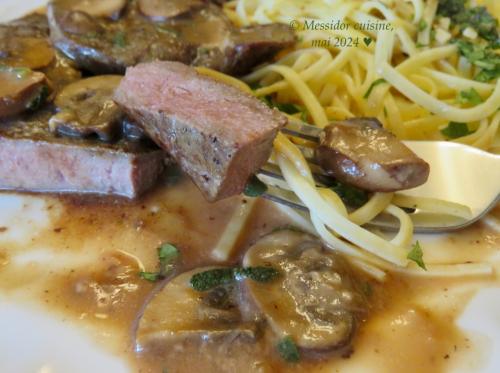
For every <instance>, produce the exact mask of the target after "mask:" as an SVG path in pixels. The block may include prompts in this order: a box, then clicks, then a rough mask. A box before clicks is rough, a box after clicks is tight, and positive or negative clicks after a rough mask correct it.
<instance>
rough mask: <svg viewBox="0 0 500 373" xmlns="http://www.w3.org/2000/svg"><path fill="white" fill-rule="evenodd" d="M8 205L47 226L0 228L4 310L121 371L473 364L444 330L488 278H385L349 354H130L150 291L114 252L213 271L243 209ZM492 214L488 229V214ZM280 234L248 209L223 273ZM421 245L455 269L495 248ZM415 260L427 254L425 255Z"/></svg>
mask: <svg viewBox="0 0 500 373" xmlns="http://www.w3.org/2000/svg"><path fill="white" fill-rule="evenodd" d="M0 197H1V196H0ZM19 198H25V200H26V201H25V202H24V205H23V208H25V209H29V208H30V204H32V203H38V204H40V203H42V202H43V203H44V204H45V205H44V206H45V207H44V210H45V212H46V213H47V214H48V216H49V217H50V219H49V220H48V221H47V224H46V226H36V225H32V226H31V230H30V231H31V235H30V236H29V237H28V236H26V237H25V238H26V239H25V240H23V239H22V237H21V236H19V234H18V233H19V232H17V231H16V229H17V228H16V221H12V222H4V225H5V226H3V227H1V228H0V291H1V292H2V294H4V295H5V296H6V297H8V298H9V299H15V300H18V301H20V302H28V304H29V303H30V302H31V303H35V304H37V305H40V304H41V305H43V306H44V307H45V308H46V309H47V311H48V312H51V313H53V314H55V315H57V316H58V317H61V318H63V319H65V320H70V321H71V322H72V323H73V324H74V325H76V326H77V327H78V328H81V329H83V330H86V331H87V332H89V333H90V334H91V335H92V336H93V338H95V341H96V343H99V344H100V345H101V346H102V347H103V348H104V349H106V350H108V351H110V352H111V353H113V354H116V355H118V356H122V357H123V358H126V359H128V361H129V363H130V367H131V371H139V372H162V371H163V369H164V368H167V369H168V372H183V371H184V372H186V371H191V372H192V371H197V370H203V371H204V372H206V373H208V372H221V371H224V370H223V369H222V368H221V367H224V368H225V369H226V370H225V371H231V372H232V371H238V372H246V371H252V372H253V371H263V372H279V371H287V372H288V371H291V372H293V371H306V370H307V371H310V372H324V371H328V372H330V371H331V372H340V371H341V372H351V371H352V372H356V371H358V372H359V371H360V369H361V370H363V368H365V369H366V367H370V370H371V371H374V372H376V371H381V372H399V371H402V370H403V369H404V370H405V372H412V371H420V372H422V371H432V372H440V371H446V370H447V369H448V368H450V367H454V366H457V365H458V366H459V365H460V364H464V362H466V363H467V364H469V366H472V367H478V366H479V365H480V364H481V359H480V358H479V357H478V356H480V354H479V353H478V351H480V350H481V346H480V345H477V343H473V342H472V341H471V339H470V336H468V335H466V334H464V332H462V331H460V330H459V329H458V328H457V327H456V326H455V324H454V320H455V319H456V318H457V317H458V316H459V315H460V313H461V311H462V310H463V308H464V306H465V305H466V304H467V301H468V300H469V299H470V297H471V296H472V295H473V294H474V292H475V291H476V290H477V289H479V288H481V287H488V286H495V285H498V283H497V280H496V278H495V279H471V280H469V279H467V280H449V279H448V280H444V279H441V280H436V279H431V280H424V279H418V278H410V277H404V276H400V275H392V276H391V277H390V279H389V281H388V282H387V283H385V284H382V285H380V284H376V283H374V282H370V285H371V286H370V288H371V289H372V290H373V292H372V294H371V295H370V297H369V301H370V304H371V310H370V312H369V314H368V316H367V317H366V320H365V321H364V322H363V323H362V325H361V326H360V328H359V330H358V332H357V334H356V336H355V338H354V340H353V344H352V348H351V349H349V350H347V351H346V350H343V351H342V353H329V354H326V355H321V356H312V357H311V356H309V357H306V356H303V359H302V360H301V362H300V363H298V364H288V363H284V362H282V361H281V359H280V358H279V357H278V355H277V353H276V352H275V349H274V345H273V344H272V343H270V342H268V341H269V340H270V339H269V338H267V336H266V335H264V336H263V337H261V338H260V339H258V341H257V342H256V343H247V342H245V343H243V342H237V341H236V342H235V341H231V340H225V341H224V340H223V341H218V342H217V343H209V342H206V343H201V344H200V343H188V342H184V343H179V344H176V345H175V346H174V347H173V348H172V347H171V348H164V347H162V346H159V347H158V348H157V349H155V350H153V351H148V352H142V353H140V352H137V351H135V349H134V347H133V346H134V341H133V336H132V335H133V329H134V325H135V322H136V318H137V316H138V314H139V312H140V310H141V307H142V306H143V304H144V302H145V300H146V299H147V298H148V297H150V295H151V292H152V291H153V289H154V285H153V284H151V283H149V282H147V281H145V280H141V279H140V278H139V277H138V275H137V272H138V268H137V265H136V263H135V261H134V260H133V259H132V258H130V257H129V256H127V255H126V254H124V253H123V252H126V253H130V254H133V255H135V256H137V257H138V258H140V260H141V261H142V262H143V263H144V266H145V267H146V268H147V269H154V268H155V265H156V261H157V258H156V248H157V247H158V246H159V245H160V244H161V243H163V242H171V243H174V244H176V245H177V246H178V247H179V248H180V250H181V251H182V258H183V259H182V261H183V263H182V265H183V267H184V269H189V268H193V267H199V266H204V265H212V264H216V262H215V261H214V260H213V259H212V258H211V257H210V253H211V248H212V247H213V245H214V244H215V242H216V241H217V238H218V236H219V235H220V233H221V232H222V230H223V228H224V225H225V224H226V222H227V221H228V217H229V216H230V215H231V211H232V209H233V208H234V207H235V206H236V205H237V204H238V203H245V198H244V197H237V198H232V199H230V200H225V201H221V202H217V203H215V204H208V203H207V202H205V200H204V199H203V197H202V196H201V194H200V193H199V192H198V190H197V189H196V188H195V187H194V186H193V184H192V183H191V182H189V181H188V180H186V179H185V178H184V179H181V180H180V181H178V182H176V183H168V182H167V183H166V184H165V185H163V186H160V187H159V188H158V189H157V190H156V191H153V192H152V193H150V194H149V195H148V196H146V197H145V198H144V199H142V200H140V201H136V202H127V201H123V200H115V199H107V198H104V199H101V198H90V197H85V198H83V197H82V198H69V197H41V196H34V197H29V196H26V197H19ZM33 201H34V202H33ZM22 211H23V210H21V212H20V213H22ZM493 214H494V215H496V216H497V217H500V209H498V208H497V209H496V211H494V213H493ZM20 216H22V214H21V215H20ZM16 219H17V218H16ZM0 223H1V221H0ZM17 224H20V225H23V224H24V225H26V226H30V224H33V223H32V222H29V221H26V222H22V221H20V222H19V221H18V223H17ZM286 224H293V223H292V222H291V221H289V219H288V218H287V217H286V216H285V215H283V214H282V213H281V212H280V211H279V210H277V209H276V208H275V207H274V206H273V205H272V204H270V203H267V202H265V201H259V202H258V204H257V208H256V210H255V212H254V214H253V216H252V218H251V222H250V224H249V226H248V230H247V231H246V233H245V234H244V237H243V238H242V240H241V242H240V243H239V245H238V246H239V248H240V253H238V254H237V255H236V257H235V258H234V260H233V262H236V261H238V260H239V259H240V258H241V254H243V253H244V252H245V250H246V249H247V248H248V247H249V245H250V244H251V243H252V242H254V241H255V240H256V239H257V238H258V237H259V236H261V235H263V234H265V233H267V232H270V231H272V230H273V229H275V228H276V227H280V226H283V225H286ZM431 241H433V242H430V243H428V244H427V245H426V246H425V248H427V249H430V248H440V249H441V250H440V251H439V252H440V253H441V254H440V255H450V253H453V255H454V256H455V257H456V260H457V261H460V260H487V259H488V258H490V257H491V258H492V255H493V254H494V253H495V251H496V250H498V248H499V247H500V237H499V235H498V234H496V233H494V232H493V231H492V230H490V228H488V227H487V226H486V225H485V224H484V223H478V224H476V225H474V226H473V227H471V228H470V229H467V230H464V231H462V232H458V233H456V234H453V235H451V236H449V237H440V236H438V237H435V238H432V239H431ZM118 250H121V251H118ZM42 251H46V254H47V252H48V253H49V254H50V255H53V257H52V259H50V260H45V261H42V262H40V260H38V262H37V260H36V259H32V260H30V259H27V258H30V255H31V256H32V257H38V258H40V257H43V255H41V254H40V253H41V252H42ZM436 252H438V251H437V250H436ZM50 255H49V257H50ZM426 255H427V256H428V257H429V258H430V257H431V256H435V255H436V254H433V253H432V252H431V251H430V250H428V251H427V252H426ZM45 256H47V255H45ZM217 264H218V263H217ZM362 281H365V279H362ZM165 316H166V317H168V315H165Z"/></svg>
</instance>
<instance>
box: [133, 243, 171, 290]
mask: <svg viewBox="0 0 500 373" xmlns="http://www.w3.org/2000/svg"><path fill="white" fill-rule="evenodd" d="M179 256H180V253H179V250H178V249H177V248H176V247H175V246H174V245H172V244H169V243H164V244H163V245H161V246H160V247H159V248H158V261H159V269H158V272H139V277H141V278H142V279H144V280H147V281H151V282H155V281H158V280H162V279H164V278H165V277H167V275H168V274H169V273H170V272H171V271H172V270H173V268H174V266H175V262H176V261H177V259H178V257H179Z"/></svg>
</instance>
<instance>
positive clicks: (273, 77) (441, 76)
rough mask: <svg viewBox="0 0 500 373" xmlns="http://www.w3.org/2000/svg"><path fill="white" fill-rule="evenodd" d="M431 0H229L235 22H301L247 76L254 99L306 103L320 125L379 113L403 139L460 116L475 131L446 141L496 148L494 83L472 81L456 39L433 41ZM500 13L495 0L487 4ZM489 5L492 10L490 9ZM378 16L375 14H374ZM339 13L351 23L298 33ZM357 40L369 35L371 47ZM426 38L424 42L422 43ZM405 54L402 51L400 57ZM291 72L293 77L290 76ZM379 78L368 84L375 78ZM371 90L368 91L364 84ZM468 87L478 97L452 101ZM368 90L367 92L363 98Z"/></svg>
mask: <svg viewBox="0 0 500 373" xmlns="http://www.w3.org/2000/svg"><path fill="white" fill-rule="evenodd" d="M437 4H438V0H428V1H423V0H412V1H403V0H401V1H396V0H380V1H359V0H352V1H351V0H349V1H347V0H236V1H232V2H229V3H227V4H226V7H225V9H226V13H227V14H228V15H229V17H230V18H231V19H232V21H234V22H235V23H237V24H239V25H249V24H254V23H260V24H265V23H270V22H282V23H286V24H290V23H291V22H298V25H300V26H296V24H295V28H296V30H297V34H298V37H299V42H298V43H297V45H296V47H295V48H294V50H293V51H289V52H288V53H285V54H284V55H283V56H282V58H280V59H279V60H278V61H277V62H276V63H275V64H271V65H269V66H266V67H264V68H261V69H258V70H256V71H255V72H254V73H252V74H250V75H249V76H247V77H246V78H245V81H247V82H248V83H256V82H259V83H260V85H261V86H262V88H260V89H257V90H256V94H257V95H258V96H263V95H268V94H272V93H275V94H277V98H278V101H282V102H296V103H299V104H303V105H304V106H305V107H306V108H307V110H308V113H309V117H310V118H309V120H310V121H311V122H313V123H314V124H316V125H317V126H320V127H323V126H325V124H326V123H328V121H330V120H341V119H345V118H350V117H360V116H365V117H367V116H368V117H377V118H378V119H379V120H380V121H381V122H382V123H383V124H384V126H385V127H386V128H388V129H389V130H391V131H392V132H393V133H395V134H396V135H397V136H398V137H399V138H401V139H407V140H410V139H413V140H423V139H429V140H439V139H443V135H442V134H441V132H440V129H442V128H443V127H445V126H446V125H447V124H448V123H449V122H450V121H451V122H467V123H468V125H469V127H470V128H471V130H475V132H473V133H471V134H469V135H466V136H463V137H460V138H458V139H454V140H453V141H457V142H461V143H465V144H469V145H473V146H477V147H479V148H481V149H484V150H490V151H496V152H499V151H500V148H499V147H498V143H495V140H497V141H499V140H498V139H496V137H497V136H498V132H499V131H498V129H499V122H500V114H498V109H499V107H500V82H498V79H497V81H496V82H495V81H491V82H488V83H484V82H478V81H476V80H473V76H474V74H475V69H474V68H473V67H472V66H471V65H470V64H468V63H467V62H466V61H465V59H464V58H463V57H460V55H459V53H458V51H457V47H456V45H454V44H450V43H447V42H443V43H442V44H443V45H440V43H439V42H434V43H431V44H430V41H429V39H430V34H431V28H430V27H426V28H424V29H421V27H420V26H419V25H421V24H424V25H432V24H433V20H434V18H435V15H436V10H437ZM487 5H491V7H490V9H491V11H492V12H493V14H494V15H495V16H496V17H497V18H500V5H499V4H498V3H497V2H496V1H495V0H492V1H489V4H487ZM495 12H496V14H495ZM374 14H377V15H378V17H375V15H374ZM311 20H317V21H321V22H323V24H328V23H331V22H333V21H336V20H338V21H339V22H342V23H346V24H349V25H350V28H349V29H348V30H325V31H322V30H311V29H309V30H305V29H304V28H305V22H306V21H309V22H310V21H311ZM381 22H390V24H391V25H392V26H393V28H394V30H393V31H390V32H376V31H375V32H373V31H359V30H355V29H354V25H355V24H358V25H366V24H370V23H371V24H377V23H381ZM336 37H340V38H352V39H353V40H354V39H357V40H358V41H359V44H358V45H357V46H353V45H351V46H345V47H340V46H339V47H336V46H335V45H333V44H334V43H331V45H330V46H329V47H327V48H313V47H311V45H312V44H313V42H314V41H317V40H328V39H330V40H335V38H336ZM364 38H370V39H373V42H371V43H370V44H369V45H368V46H367V45H366V44H365V43H364V41H363V40H364ZM429 44H430V45H431V46H430V47H422V45H429ZM406 56H408V57H406ZM292 75H293V76H296V77H297V78H298V79H296V80H292V79H289V78H288V77H290V76H292ZM380 79H384V80H385V81H384V82H383V84H382V83H380V84H376V83H375V84H376V85H375V86H373V84H374V82H377V81H379V82H381V81H380ZM370 88H371V89H370ZM471 88H474V89H475V90H476V91H477V92H478V93H479V95H480V97H481V99H482V100H483V102H482V103H481V104H478V105H475V106H472V107H470V106H469V105H467V104H458V103H457V102H456V98H457V95H458V94H459V93H460V92H461V91H465V90H469V89H471ZM367 93H369V95H367Z"/></svg>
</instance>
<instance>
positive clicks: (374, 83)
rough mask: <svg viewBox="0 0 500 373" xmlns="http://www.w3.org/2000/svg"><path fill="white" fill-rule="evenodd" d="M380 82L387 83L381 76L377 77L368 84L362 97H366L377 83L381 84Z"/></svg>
mask: <svg viewBox="0 0 500 373" xmlns="http://www.w3.org/2000/svg"><path fill="white" fill-rule="evenodd" d="M382 83H387V81H386V80H385V79H383V78H380V79H377V80H375V81H374V82H373V83H372V84H370V87H369V88H368V90H367V91H366V92H365V94H364V95H363V98H364V99H367V98H368V97H370V95H371V93H372V91H373V89H374V88H375V87H376V86H378V85H379V84H382Z"/></svg>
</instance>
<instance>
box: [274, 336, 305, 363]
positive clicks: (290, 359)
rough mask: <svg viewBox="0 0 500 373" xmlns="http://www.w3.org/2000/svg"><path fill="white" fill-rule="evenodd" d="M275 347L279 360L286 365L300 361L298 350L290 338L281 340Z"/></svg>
mask: <svg viewBox="0 0 500 373" xmlns="http://www.w3.org/2000/svg"><path fill="white" fill-rule="evenodd" d="M276 347H277V349H278V352H279V354H280V356H281V358H282V359H283V360H285V361H286V362H287V363H298V362H299V361H300V353H299V349H298V348H297V345H296V344H295V342H294V341H293V339H292V338H291V337H289V336H288V337H285V338H283V339H282V340H281V341H279V342H278V345H277V346H276Z"/></svg>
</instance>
